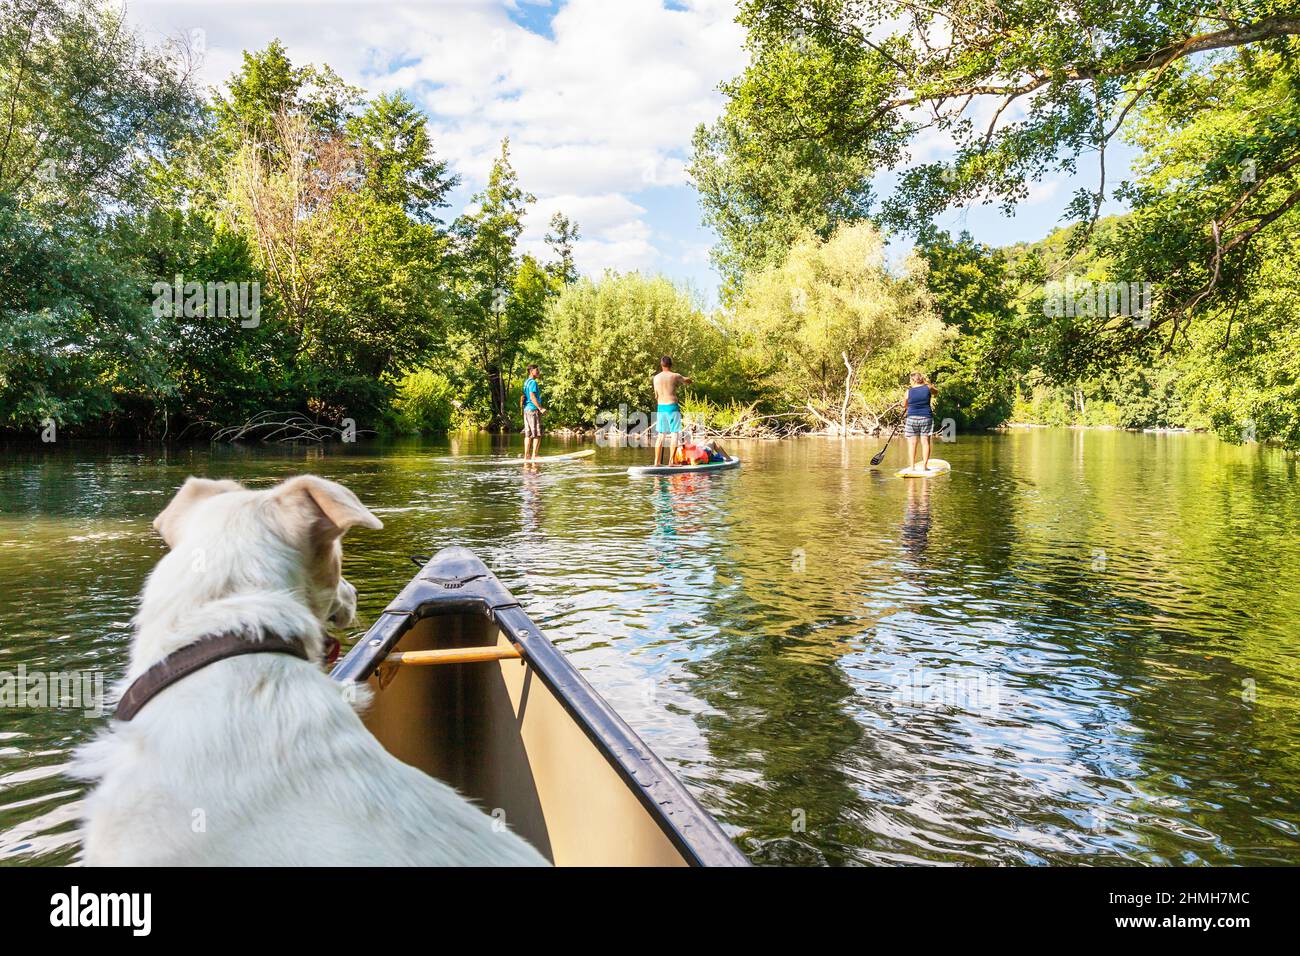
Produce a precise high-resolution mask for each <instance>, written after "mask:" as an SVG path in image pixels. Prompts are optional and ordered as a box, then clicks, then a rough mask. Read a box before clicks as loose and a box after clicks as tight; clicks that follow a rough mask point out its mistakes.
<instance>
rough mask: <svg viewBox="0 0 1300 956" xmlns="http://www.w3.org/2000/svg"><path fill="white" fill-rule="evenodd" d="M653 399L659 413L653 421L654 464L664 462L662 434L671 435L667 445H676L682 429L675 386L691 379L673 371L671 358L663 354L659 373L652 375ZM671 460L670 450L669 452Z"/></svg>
mask: <svg viewBox="0 0 1300 956" xmlns="http://www.w3.org/2000/svg"><path fill="white" fill-rule="evenodd" d="M654 383H655V401H657V402H658V403H659V415H658V418H657V420H656V422H655V466H656V467H657V466H659V465H662V464H665V462H664V461H663V460H662V458H663V445H664V436H665V435H671V436H672V441H671V442H670V445H669V447H670V448H672V447H675V446H676V445H677V436H678V435H680V434H681V431H682V407H681V405H680V404H679V403H678V401H677V386H679V385H689V384H691V380H690V379H689V378H687V377H686V376H685V375H678V374H677V373H676V372H674V371H673V360H672V358H671V357H670V356H667V355H665V356H664V357H663V358H661V359H660V360H659V374H658V375H656V376H655V377H654ZM669 460H671V452H670V453H669Z"/></svg>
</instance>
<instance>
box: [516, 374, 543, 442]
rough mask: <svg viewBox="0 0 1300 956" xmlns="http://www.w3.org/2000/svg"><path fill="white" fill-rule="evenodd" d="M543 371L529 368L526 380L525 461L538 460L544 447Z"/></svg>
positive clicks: (524, 404)
mask: <svg viewBox="0 0 1300 956" xmlns="http://www.w3.org/2000/svg"><path fill="white" fill-rule="evenodd" d="M541 374H542V373H541V370H540V369H538V367H537V366H536V365H530V366H528V377H527V378H526V379H524V394H523V397H522V398H521V399H520V403H521V404H522V405H523V407H524V459H525V460H527V459H529V458H532V459H536V458H537V452H538V450H539V449H540V448H541V447H542V413H543V412H544V411H546V409H544V408H543V407H542V386H541V383H540V381H539V379H540V378H541Z"/></svg>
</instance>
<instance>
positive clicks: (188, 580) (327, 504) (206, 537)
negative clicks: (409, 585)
mask: <svg viewBox="0 0 1300 956" xmlns="http://www.w3.org/2000/svg"><path fill="white" fill-rule="evenodd" d="M356 525H360V526H361V527H363V528H376V529H377V528H382V527H383V523H382V522H381V521H380V520H379V519H378V518H376V517H375V516H374V515H373V514H371V513H370V511H369V510H367V509H366V507H365V505H363V504H362V503H361V502H360V501H359V500H358V499H357V496H356V495H354V494H353V493H352V492H351V491H349V490H348V489H347V488H345V487H343V486H342V485H340V484H339V483H338V482H334V481H327V480H326V479H324V478H317V477H315V476H314V475H301V476H299V477H297V478H290V479H289V480H288V481H285V482H283V483H281V484H279V485H276V486H275V487H274V488H269V489H266V490H260V491H252V490H249V489H246V488H244V487H243V486H242V485H239V484H237V483H236V482H233V481H213V480H211V479H207V478H190V479H188V480H187V481H186V482H185V484H184V485H183V486H181V489H180V491H178V492H177V493H176V496H175V497H174V498H172V500H171V502H170V503H169V504H168V505H167V507H166V508H164V509H163V511H162V513H161V514H159V515H158V517H157V518H155V519H154V522H153V526H154V528H155V529H156V530H157V531H158V533H159V534H160V535H162V539H163V541H165V542H166V543H167V546H168V547H169V548H170V549H171V552H172V553H171V555H169V556H168V558H166V559H164V562H163V563H160V565H159V569H158V570H159V571H162V570H163V564H166V563H167V562H168V561H171V562H173V564H175V565H176V566H175V567H172V568H169V569H168V573H167V574H166V578H167V581H166V582H165V584H166V586H168V587H170V588H173V589H174V588H177V586H178V585H183V587H182V588H181V589H182V590H183V591H184V594H183V595H182V596H183V597H187V598H188V599H190V600H191V601H193V602H196V603H197V602H201V601H204V600H217V599H222V598H226V597H231V596H235V595H257V594H268V593H281V594H282V593H284V592H286V591H288V592H291V593H293V594H294V595H295V596H296V597H298V599H299V600H300V602H301V603H302V604H304V605H305V606H306V607H307V608H308V609H309V610H310V611H311V613H312V615H313V616H314V618H315V619H316V621H317V622H318V623H319V624H320V625H321V626H322V628H323V627H325V626H328V625H333V626H336V627H346V626H348V625H350V624H351V623H352V622H353V621H354V620H355V618H356V608H357V592H356V589H355V588H354V587H353V586H352V585H351V584H349V583H348V582H347V581H346V580H345V579H344V578H343V573H342V571H343V564H342V561H343V548H342V545H341V539H342V537H343V535H344V534H345V533H346V532H347V531H348V529H349V528H352V527H354V526H356ZM186 563H188V567H186V566H185V565H186ZM156 573H157V572H156ZM160 583H162V582H160ZM147 597H148V596H146V600H147Z"/></svg>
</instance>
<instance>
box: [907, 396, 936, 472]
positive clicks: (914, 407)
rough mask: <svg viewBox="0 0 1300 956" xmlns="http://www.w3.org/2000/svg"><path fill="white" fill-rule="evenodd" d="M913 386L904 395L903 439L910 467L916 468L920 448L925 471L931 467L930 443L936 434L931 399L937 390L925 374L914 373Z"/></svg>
mask: <svg viewBox="0 0 1300 956" xmlns="http://www.w3.org/2000/svg"><path fill="white" fill-rule="evenodd" d="M910 378H911V381H912V384H911V386H910V387H909V388H908V389H907V391H906V392H904V393H903V406H904V409H905V412H904V414H905V415H906V416H907V417H906V418H904V419H903V437H904V438H906V439H907V458H908V461H909V462H910V463H911V464H910V465H909V466H908V467H909V468H915V467H916V463H917V450H918V446H919V449H920V451H921V454H922V457H921V459H920V460H921V461H922V465H921V467H922V468H923V469H928V468H929V467H930V441H931V436H932V435H933V434H934V412H933V411H932V410H931V409H930V397H931V396H932V395H934V394H936V393H937V391H938V390H937V389H936V388H935V387H934V386H933V385H931V384H930V383H929V382H928V381H926V378H925V374H924V373H923V372H913V373H912V374H911V376H910Z"/></svg>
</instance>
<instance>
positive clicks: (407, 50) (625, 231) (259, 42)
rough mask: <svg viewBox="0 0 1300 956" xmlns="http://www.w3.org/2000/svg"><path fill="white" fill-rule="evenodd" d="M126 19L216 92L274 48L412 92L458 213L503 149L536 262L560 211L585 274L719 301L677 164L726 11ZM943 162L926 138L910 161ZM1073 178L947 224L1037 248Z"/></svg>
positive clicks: (250, 1)
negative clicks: (524, 206)
mask: <svg viewBox="0 0 1300 956" xmlns="http://www.w3.org/2000/svg"><path fill="white" fill-rule="evenodd" d="M127 13H128V17H129V19H130V20H131V21H132V22H133V23H134V24H135V25H137V26H138V27H139V28H140V29H141V30H142V31H143V32H144V33H145V35H146V36H147V37H150V38H152V39H154V40H161V39H164V38H167V37H176V36H185V37H187V38H189V39H190V41H191V43H192V44H196V45H198V46H200V47H202V51H203V59H202V67H201V70H202V74H201V75H202V79H203V80H204V81H205V82H206V83H207V84H209V85H218V84H221V83H223V82H224V81H225V79H226V78H227V77H229V75H230V74H231V73H232V72H234V71H235V70H236V69H238V67H239V63H240V56H241V52H242V51H243V50H244V49H259V48H261V47H264V46H265V45H266V44H267V43H269V42H270V41H271V40H272V39H273V38H276V37H278V38H279V39H280V40H281V41H282V42H283V43H284V44H285V46H286V47H287V48H288V50H289V55H290V57H291V58H292V59H293V61H294V62H295V63H299V64H301V63H317V64H321V63H328V64H329V65H330V66H332V67H334V69H335V70H337V71H338V72H339V73H340V74H341V75H342V76H343V77H344V79H346V80H348V81H349V82H352V83H355V84H357V85H359V86H362V87H364V88H365V89H366V90H368V91H370V92H372V93H374V92H380V91H389V90H403V91H405V92H406V93H407V94H408V95H410V96H411V98H412V99H414V100H415V101H416V102H417V103H418V104H419V105H420V106H421V107H422V108H423V109H424V110H425V111H426V112H427V113H428V115H429V125H430V130H431V132H432V134H433V137H434V143H435V146H436V148H437V149H438V151H439V152H440V153H441V154H442V155H443V156H444V157H446V158H447V159H448V160H449V161H450V163H451V165H452V167H453V169H455V171H456V172H457V173H458V174H459V175H460V176H461V178H462V180H463V186H462V187H461V188H460V189H459V190H458V191H457V194H456V196H455V197H454V200H455V204H456V206H457V207H459V206H460V205H462V204H463V203H465V202H466V201H467V200H468V198H469V196H470V195H471V194H472V193H473V192H474V190H476V189H477V188H478V187H480V186H481V185H482V182H483V179H484V177H485V176H486V174H487V171H488V169H489V168H490V165H491V161H492V159H493V157H494V156H495V155H496V152H497V149H498V145H499V143H500V140H501V138H502V137H503V136H509V137H510V139H511V144H512V155H513V159H514V163H515V166H516V168H517V169H518V171H519V174H520V179H521V181H522V184H523V186H524V188H525V189H527V190H529V191H530V192H532V193H534V194H535V195H536V196H537V197H538V203H537V206H536V208H535V211H534V213H533V214H532V215H531V216H530V219H529V222H528V224H527V229H526V231H525V236H524V241H525V245H526V246H527V247H528V248H530V249H531V250H534V251H537V252H542V251H544V246H543V243H542V237H543V235H544V233H545V231H546V223H547V221H548V220H549V219H550V216H551V213H552V212H553V211H555V210H561V211H563V212H565V213H566V214H567V215H568V216H570V218H572V219H574V220H576V221H577V222H578V224H579V227H580V228H581V230H582V236H583V238H582V240H581V242H580V243H579V246H578V249H577V260H578V266H579V268H580V269H582V270H583V271H584V272H586V273H588V274H592V275H599V274H600V273H601V272H603V271H604V270H605V269H608V268H613V269H619V270H630V269H640V270H642V271H647V272H662V273H664V274H666V275H669V276H671V277H673V278H674V279H677V280H680V281H686V282H689V283H690V284H691V285H692V286H694V287H695V288H696V289H697V290H699V291H700V292H701V293H702V294H703V295H704V297H705V300H706V301H708V302H712V301H713V300H714V298H715V295H716V289H717V285H718V277H717V276H716V275H715V274H714V272H713V269H712V267H711V265H710V263H709V257H708V250H709V248H710V246H712V244H713V242H714V237H713V235H712V233H711V232H710V231H709V230H707V229H706V228H704V226H703V225H701V211H700V208H699V203H698V201H697V198H696V195H695V192H694V190H693V189H692V187H691V185H690V183H689V180H688V178H687V176H686V165H687V163H688V162H689V161H690V140H691V134H692V132H693V131H694V129H695V127H696V125H698V124H699V123H701V122H708V121H710V120H712V119H713V118H714V117H715V116H717V115H718V113H719V112H720V111H721V109H722V107H723V98H722V96H721V95H720V94H719V93H718V92H717V87H718V84H719V83H721V82H722V81H724V80H727V79H730V78H731V77H733V76H734V75H736V74H737V73H739V72H740V70H741V69H743V67H744V64H745V56H744V51H743V49H742V43H743V40H744V33H743V31H742V30H741V28H740V27H739V26H737V25H736V23H735V22H734V18H735V9H734V0H555V2H552V0H423V2H388V0H371V2H358V0H224V2H218V0H169V2H161V0H128V6H127ZM946 150H947V144H946V143H945V142H943V141H942V140H941V139H924V140H922V141H920V142H918V143H917V144H916V145H915V148H914V150H913V155H912V160H913V161H916V162H929V161H934V160H935V159H938V158H942V157H943V155H944V154H945V152H946ZM1130 160H1131V153H1129V152H1126V151H1123V150H1116V151H1114V153H1113V155H1112V157H1111V160H1110V162H1109V164H1108V167H1109V168H1108V173H1107V181H1108V182H1111V183H1115V182H1118V181H1119V180H1120V179H1122V178H1124V177H1125V175H1126V174H1127V170H1128V164H1129V162H1130ZM1080 168H1081V171H1080V173H1079V174H1078V175H1077V176H1075V177H1071V178H1067V177H1064V176H1057V177H1051V176H1049V177H1045V178H1044V180H1043V181H1042V182H1041V183H1038V184H1035V185H1033V186H1032V187H1031V194H1030V197H1029V199H1028V200H1027V201H1025V202H1024V203H1022V204H1021V205H1020V207H1019V208H1018V209H1017V212H1016V215H1015V216H1014V217H1013V218H1005V217H1003V216H1002V215H1001V214H1000V212H999V211H998V210H997V208H996V207H992V206H975V207H972V208H969V209H964V210H953V211H951V212H950V213H949V214H947V215H946V216H945V217H944V219H943V221H942V224H943V225H944V226H946V227H947V228H950V229H953V230H960V229H963V228H964V229H968V230H969V231H970V232H971V233H972V234H973V235H974V236H975V237H976V238H977V239H978V240H980V241H982V242H985V243H989V244H994V245H1002V244H1006V243H1010V242H1016V241H1021V240H1033V239H1038V238H1041V237H1042V236H1044V235H1046V234H1047V233H1048V232H1049V231H1050V230H1051V229H1052V228H1053V227H1054V226H1056V225H1057V224H1058V220H1059V217H1060V215H1061V211H1062V210H1063V209H1064V207H1065V205H1066V203H1067V202H1068V200H1069V198H1070V195H1071V194H1072V193H1073V191H1074V190H1075V189H1076V188H1078V187H1079V186H1081V185H1091V184H1092V183H1094V182H1095V180H1096V175H1097V173H1096V164H1095V161H1089V160H1087V159H1085V160H1083V161H1081V163H1080ZM891 179H892V177H891V176H889V175H888V174H885V175H882V176H881V177H880V181H879V183H878V186H879V187H881V188H885V189H887V188H888V184H889V182H890V181H891ZM456 211H458V208H453V210H452V212H453V213H454V212H456ZM906 245H907V244H906V243H897V244H895V246H894V251H895V252H896V253H899V254H901V252H902V251H904V250H905V248H906Z"/></svg>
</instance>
